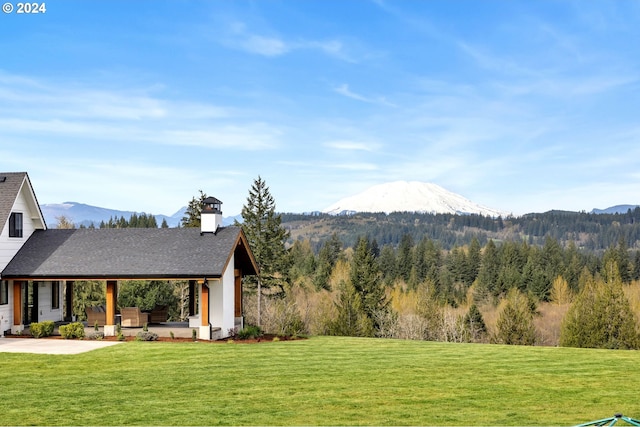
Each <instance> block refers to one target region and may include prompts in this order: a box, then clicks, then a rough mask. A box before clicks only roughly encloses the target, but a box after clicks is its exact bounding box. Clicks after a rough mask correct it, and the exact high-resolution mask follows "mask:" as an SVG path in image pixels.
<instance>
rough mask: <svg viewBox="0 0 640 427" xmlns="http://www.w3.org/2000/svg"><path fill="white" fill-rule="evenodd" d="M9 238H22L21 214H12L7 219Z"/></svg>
mask: <svg viewBox="0 0 640 427" xmlns="http://www.w3.org/2000/svg"><path fill="white" fill-rule="evenodd" d="M9 237H22V213H20V212H12V213H11V216H10V217H9Z"/></svg>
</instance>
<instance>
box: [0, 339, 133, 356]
mask: <svg viewBox="0 0 640 427" xmlns="http://www.w3.org/2000/svg"><path fill="white" fill-rule="evenodd" d="M116 344H122V342H120V341H93V340H92V341H87V340H63V339H53V340H52V339H34V338H0V353H36V354H78V353H84V352H87V351H91V350H96V349H98V348H103V347H108V346H110V345H116Z"/></svg>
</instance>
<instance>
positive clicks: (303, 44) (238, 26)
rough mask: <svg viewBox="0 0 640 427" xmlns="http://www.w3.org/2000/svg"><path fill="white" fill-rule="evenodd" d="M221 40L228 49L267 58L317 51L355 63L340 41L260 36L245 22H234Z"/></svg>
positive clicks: (276, 35)
mask: <svg viewBox="0 0 640 427" xmlns="http://www.w3.org/2000/svg"><path fill="white" fill-rule="evenodd" d="M219 40H220V42H221V43H222V44H223V45H225V46H227V47H230V48H233V49H239V50H242V51H245V52H248V53H253V54H257V55H261V56H266V57H278V56H283V55H286V54H289V53H291V52H294V51H298V50H316V51H320V52H322V53H324V54H326V55H328V56H331V57H334V58H337V59H340V60H343V61H347V62H355V59H354V58H353V57H352V56H351V55H349V54H348V52H347V51H346V49H345V45H344V43H343V42H342V41H340V40H337V39H326V40H308V39H304V38H291V37H288V38H285V37H283V36H281V35H278V34H275V33H272V34H268V35H266V34H259V33H255V32H253V31H251V30H249V29H248V28H247V25H246V24H245V23H243V22H234V23H233V24H232V25H230V26H229V31H228V34H226V35H223V36H222V37H221V38H220V39H219Z"/></svg>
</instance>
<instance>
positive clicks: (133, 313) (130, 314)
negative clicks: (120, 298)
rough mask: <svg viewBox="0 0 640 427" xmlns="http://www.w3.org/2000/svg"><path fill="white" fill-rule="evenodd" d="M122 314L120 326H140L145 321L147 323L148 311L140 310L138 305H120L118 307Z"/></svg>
mask: <svg viewBox="0 0 640 427" xmlns="http://www.w3.org/2000/svg"><path fill="white" fill-rule="evenodd" d="M120 315H121V316H122V321H121V322H122V326H127V327H133V328H140V327H142V326H144V324H145V323H149V313H143V312H142V311H140V307H122V308H121V309H120Z"/></svg>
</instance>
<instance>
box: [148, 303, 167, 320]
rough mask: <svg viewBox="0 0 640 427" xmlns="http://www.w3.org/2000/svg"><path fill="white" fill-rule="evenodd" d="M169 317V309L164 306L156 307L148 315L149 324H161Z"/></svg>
mask: <svg viewBox="0 0 640 427" xmlns="http://www.w3.org/2000/svg"><path fill="white" fill-rule="evenodd" d="M168 317H169V308H168V307H167V306H166V305H156V306H155V307H153V310H151V313H149V323H163V322H166V321H167V318H168Z"/></svg>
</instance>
